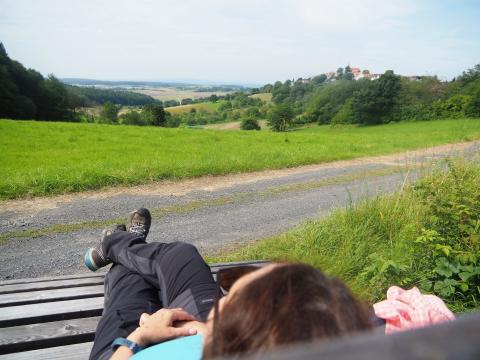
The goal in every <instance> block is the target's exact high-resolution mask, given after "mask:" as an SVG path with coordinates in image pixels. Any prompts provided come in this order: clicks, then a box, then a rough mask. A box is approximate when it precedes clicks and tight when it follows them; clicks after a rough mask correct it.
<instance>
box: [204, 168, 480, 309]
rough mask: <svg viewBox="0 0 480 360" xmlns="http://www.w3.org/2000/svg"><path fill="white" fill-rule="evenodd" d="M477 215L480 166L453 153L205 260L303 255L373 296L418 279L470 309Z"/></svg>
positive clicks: (478, 269) (479, 231) (478, 242)
mask: <svg viewBox="0 0 480 360" xmlns="http://www.w3.org/2000/svg"><path fill="white" fill-rule="evenodd" d="M477 160H478V159H477ZM479 217H480V166H479V165H478V162H477V163H476V164H468V163H467V164H466V163H464V162H462V161H454V162H450V163H449V165H448V166H447V169H445V167H443V168H439V169H435V170H434V171H433V173H430V174H427V175H426V176H425V177H424V178H423V179H422V180H421V181H420V182H418V183H417V184H415V185H412V186H409V187H407V188H406V189H404V190H403V191H401V192H398V193H396V194H393V195H388V196H382V197H379V198H375V199H370V200H364V201H361V202H359V203H357V204H350V205H349V206H347V207H346V208H344V209H337V210H336V211H334V212H333V213H331V214H330V215H329V216H328V217H327V218H325V219H320V220H316V221H309V222H307V223H305V224H303V225H301V226H299V227H297V228H296V229H294V230H291V231H289V232H286V233H284V234H281V235H277V236H274V237H271V238H268V239H264V240H260V241H257V242H254V243H252V244H249V245H246V246H242V247H239V248H237V249H236V250H233V251H232V250H230V252H228V253H226V254H225V255H220V256H216V257H211V258H209V259H208V260H209V261H210V262H223V261H241V260H264V259H270V260H273V261H287V262H303V263H308V264H310V265H313V266H315V267H317V268H319V269H321V270H322V271H324V272H325V273H327V274H330V275H334V276H337V277H339V278H341V279H342V280H343V281H345V282H346V283H347V284H348V285H349V286H350V288H351V289H352V290H353V292H354V293H356V294H357V295H359V296H360V297H362V298H363V299H364V300H366V301H367V302H369V303H374V302H376V301H379V300H383V299H384V298H385V296H386V291H387V289H388V288H389V287H390V286H392V285H397V286H401V287H403V288H411V287H413V286H417V287H419V288H420V289H421V290H422V291H423V292H426V293H434V294H436V295H438V296H440V297H441V298H442V299H443V300H444V301H445V302H446V303H447V304H448V305H449V306H450V308H451V309H452V310H454V311H456V312H463V311H471V310H472V309H480V220H479Z"/></svg>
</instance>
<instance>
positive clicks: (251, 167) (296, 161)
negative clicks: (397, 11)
mask: <svg viewBox="0 0 480 360" xmlns="http://www.w3.org/2000/svg"><path fill="white" fill-rule="evenodd" d="M479 138H480V121H478V120H468V119H464V120H458V119H457V120H442V121H432V122H409V123H398V124H389V125H382V126H376V127H351V126H347V127H339V128H334V127H330V126H318V127H312V128H306V129H302V130H298V131H291V132H288V133H273V132H263V131H259V132H257V131H220V130H200V129H165V128H153V127H136V126H113V125H100V124H75V123H59V122H58V123H56V122H35V121H13V120H0V163H1V168H2V177H1V179H0V198H2V199H12V198H22V197H28V196H43V195H51V194H59V193H64V192H78V191H84V190H88V189H98V188H101V187H105V186H114V185H133V184H144V183H149V182H153V181H158V180H162V179H181V178H188V177H196V176H201V175H206V174H211V175H218V174H227V173H236V172H248V171H255V170H263V169H275V168H283V167H292V166H298V165H305V164H312V163H320V162H327V161H334V160H342V159H352V158H356V157H362V156H369V155H378V154H388V153H395V152H400V151H404V150H407V149H416V148H421V147H428V146H434V145H438V144H444V143H450V142H458V141H467V140H474V139H479Z"/></svg>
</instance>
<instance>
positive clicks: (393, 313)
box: [373, 286, 455, 334]
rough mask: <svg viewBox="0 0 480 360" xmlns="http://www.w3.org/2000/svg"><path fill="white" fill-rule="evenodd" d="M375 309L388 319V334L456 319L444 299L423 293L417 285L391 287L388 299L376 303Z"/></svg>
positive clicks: (376, 313) (379, 315)
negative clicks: (406, 287) (404, 287)
mask: <svg viewBox="0 0 480 360" xmlns="http://www.w3.org/2000/svg"><path fill="white" fill-rule="evenodd" d="M373 309H374V310H375V315H377V316H378V317H379V318H382V319H385V320H386V328H385V333H386V334H389V333H392V332H396V331H402V330H408V329H413V328H417V327H422V326H427V325H431V324H436V323H439V322H443V321H448V320H454V319H455V316H454V315H453V313H452V312H451V311H450V310H448V308H447V307H446V306H445V303H444V302H443V301H442V299H440V298H439V297H437V296H435V295H422V294H421V293H420V291H419V290H418V289H417V288H416V287H414V288H412V289H410V290H404V289H402V288H400V287H398V286H392V287H390V288H389V289H388V291H387V300H384V301H380V302H378V303H376V304H375V305H373Z"/></svg>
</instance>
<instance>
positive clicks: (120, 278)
mask: <svg viewBox="0 0 480 360" xmlns="http://www.w3.org/2000/svg"><path fill="white" fill-rule="evenodd" d="M160 307H161V306H160V301H159V299H158V290H157V289H156V288H154V287H153V286H151V285H150V284H149V283H147V282H146V281H145V280H144V279H143V278H142V277H141V276H140V275H139V274H137V273H136V272H132V271H130V270H128V269H127V268H126V267H124V266H122V265H119V264H115V265H113V266H112V268H111V269H110V271H109V272H108V274H107V275H106V276H105V305H104V310H103V314H102V318H101V319H100V322H99V323H98V326H97V330H96V333H95V342H94V346H93V349H92V351H91V354H90V359H91V360H100V359H101V360H103V359H109V358H110V356H111V355H112V352H111V350H110V345H111V344H112V341H113V340H114V339H115V338H117V337H127V336H128V335H129V334H130V333H131V332H132V331H133V330H135V328H136V327H137V326H138V321H139V319H140V315H141V314H142V313H144V312H146V313H153V312H155V311H157V310H158V309H160Z"/></svg>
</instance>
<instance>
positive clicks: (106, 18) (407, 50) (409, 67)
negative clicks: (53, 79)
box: [0, 0, 480, 84]
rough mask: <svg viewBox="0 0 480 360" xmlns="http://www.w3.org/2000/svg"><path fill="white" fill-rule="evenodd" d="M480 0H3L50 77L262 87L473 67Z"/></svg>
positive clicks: (2, 17)
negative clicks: (347, 73)
mask: <svg viewBox="0 0 480 360" xmlns="http://www.w3.org/2000/svg"><path fill="white" fill-rule="evenodd" d="M479 19H480V0H450V1H446V0H436V1H434V0H432V1H429V0H425V1H422V0H403V1H395V0H356V1H348V0H316V1H315V0H256V1H255V0H239V1H237V0H198V1H188V0H175V1H173V0H172V1H163V0H0V41H2V42H3V43H4V45H5V47H6V49H7V52H8V53H9V55H10V57H12V58H13V59H16V60H19V61H20V62H22V63H23V64H24V65H25V66H26V67H31V68H34V69H37V70H39V71H40V72H41V73H42V74H44V75H46V74H49V73H54V74H55V75H56V76H58V77H81V78H94V79H102V80H152V81H153V80H157V81H158V80H192V79H197V80H209V81H214V82H222V83H253V84H263V83H267V82H273V81H276V80H282V81H283V80H285V79H288V78H298V77H310V76H312V75H316V74H319V73H323V72H327V71H334V70H335V69H336V68H337V67H339V66H342V67H343V66H345V65H347V64H350V65H351V66H355V67H360V68H362V69H365V68H367V69H370V71H371V72H384V71H385V70H388V69H393V70H395V72H397V73H400V74H405V75H409V74H419V75H422V74H429V75H434V74H437V75H439V76H440V77H441V78H444V79H447V78H451V77H453V76H455V75H458V74H459V73H461V72H462V71H463V70H465V69H466V68H469V67H472V66H473V65H475V64H476V63H480V40H479V39H480V21H479Z"/></svg>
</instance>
